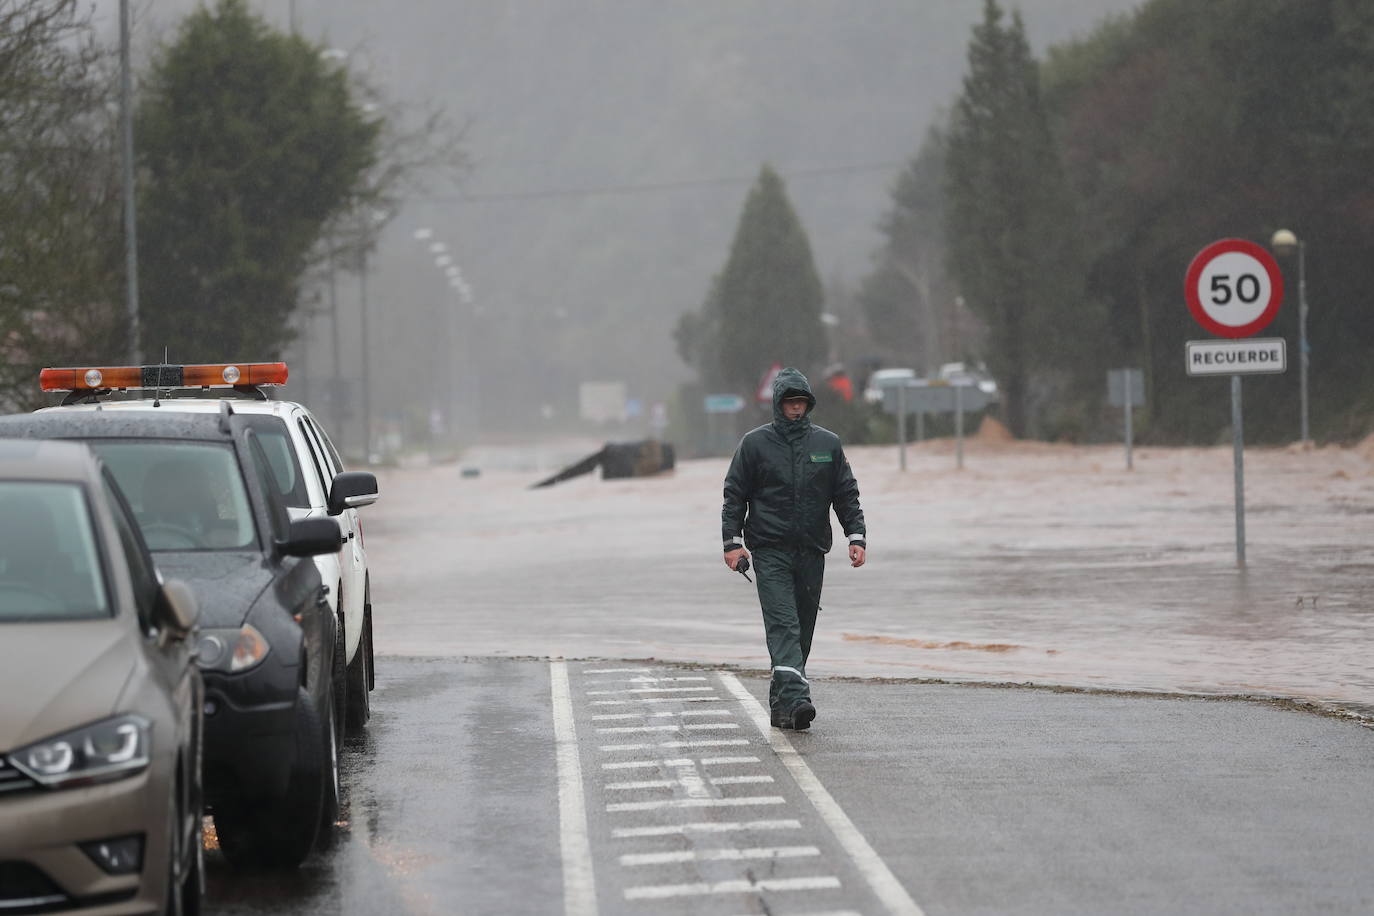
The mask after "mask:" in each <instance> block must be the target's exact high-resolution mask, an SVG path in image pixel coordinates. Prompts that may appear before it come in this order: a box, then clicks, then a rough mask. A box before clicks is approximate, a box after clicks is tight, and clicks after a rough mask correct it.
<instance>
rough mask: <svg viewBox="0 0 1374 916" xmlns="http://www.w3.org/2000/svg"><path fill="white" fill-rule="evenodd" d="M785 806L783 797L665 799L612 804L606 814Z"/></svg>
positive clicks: (785, 800)
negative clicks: (680, 809)
mask: <svg viewBox="0 0 1374 916" xmlns="http://www.w3.org/2000/svg"><path fill="white" fill-rule="evenodd" d="M785 804H787V799H785V798H783V797H782V796H781V795H751V796H745V797H741V798H664V799H657V800H655V801H642V802H611V803H610V804H608V805H607V806H606V813H607V814H616V813H618V812H623V811H665V810H677V809H679V808H754V807H767V806H769V805H785Z"/></svg>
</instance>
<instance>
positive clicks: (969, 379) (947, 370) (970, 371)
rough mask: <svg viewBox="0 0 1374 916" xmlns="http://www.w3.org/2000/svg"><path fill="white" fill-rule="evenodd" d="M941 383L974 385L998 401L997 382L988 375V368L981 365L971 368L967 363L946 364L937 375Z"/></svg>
mask: <svg viewBox="0 0 1374 916" xmlns="http://www.w3.org/2000/svg"><path fill="white" fill-rule="evenodd" d="M937 377H938V378H939V380H940V381H942V382H948V383H949V384H951V385H960V384H962V385H973V386H975V387H976V388H978V390H979V391H982V392H983V393H984V394H987V395H990V396H991V398H992V400H994V401H995V400H997V382H995V381H993V378H992V376H991V375H988V370H987V367H986V366H984V365H982V364H981V363H980V364H978V365H974V366H970V365H968V364H966V363H945V364H944V365H942V366H941V367H940V371H939V373H938V375H937Z"/></svg>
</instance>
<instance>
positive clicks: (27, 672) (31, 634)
mask: <svg viewBox="0 0 1374 916" xmlns="http://www.w3.org/2000/svg"><path fill="white" fill-rule="evenodd" d="M196 618H197V610H196V601H195V598H194V597H193V596H192V594H191V591H190V589H189V588H188V587H187V586H186V585H185V584H183V583H181V582H179V581H177V580H175V579H168V580H166V581H164V580H163V579H162V577H161V576H160V575H159V573H158V570H157V567H156V566H155V565H154V562H153V559H152V557H151V556H150V555H149V553H148V549H147V547H146V546H144V542H143V538H142V537H141V536H140V534H139V530H138V525H137V523H136V522H135V521H134V519H133V517H132V515H131V513H130V511H129V507H128V504H127V503H126V501H125V500H124V497H123V496H122V494H121V493H120V492H119V489H118V487H117V486H116V484H115V482H114V479H113V477H112V476H111V474H110V473H109V471H108V470H106V469H105V468H103V467H102V466H101V463H100V462H99V461H97V459H96V458H95V457H94V456H93V455H92V454H91V453H90V451H89V450H88V449H86V448H85V447H84V446H81V445H77V444H73V443H61V442H29V441H14V440H4V439H0V696H3V698H4V699H3V701H0V913H50V912H59V911H60V912H68V911H80V912H83V913H84V912H100V913H168V914H181V913H183V912H199V911H200V909H199V903H200V887H201V867H200V866H201V849H202V846H201V800H202V793H201V740H202V712H201V710H202V704H203V702H204V696H203V692H204V687H203V685H202V683H201V677H200V674H199V673H198V672H197V670H196V666H195V664H194V660H193V650H192V647H191V646H190V644H189V642H190V639H191V638H192V633H193V627H194V625H195V623H196Z"/></svg>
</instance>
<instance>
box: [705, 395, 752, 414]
mask: <svg viewBox="0 0 1374 916" xmlns="http://www.w3.org/2000/svg"><path fill="white" fill-rule="evenodd" d="M704 406H705V408H706V412H707V413H739V412H740V411H741V410H743V409H744V398H742V397H740V396H739V395H737V394H708V395H707V396H706V401H705V405H704Z"/></svg>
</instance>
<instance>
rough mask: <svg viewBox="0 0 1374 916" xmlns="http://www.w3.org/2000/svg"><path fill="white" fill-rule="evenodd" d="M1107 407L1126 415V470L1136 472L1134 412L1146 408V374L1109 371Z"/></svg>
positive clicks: (1116, 370)
mask: <svg viewBox="0 0 1374 916" xmlns="http://www.w3.org/2000/svg"><path fill="white" fill-rule="evenodd" d="M1107 405H1108V406H1109V407H1120V408H1121V409H1122V411H1123V412H1124V414H1125V429H1126V470H1128V471H1130V470H1134V468H1135V462H1134V460H1133V458H1132V454H1131V450H1132V447H1133V445H1134V439H1135V437H1134V429H1133V426H1132V424H1133V423H1134V412H1135V409H1136V408H1137V407H1143V406H1145V373H1144V372H1142V371H1141V370H1139V369H1108V370H1107Z"/></svg>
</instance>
